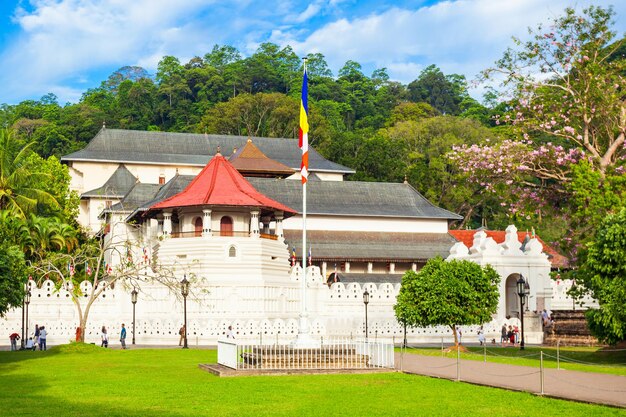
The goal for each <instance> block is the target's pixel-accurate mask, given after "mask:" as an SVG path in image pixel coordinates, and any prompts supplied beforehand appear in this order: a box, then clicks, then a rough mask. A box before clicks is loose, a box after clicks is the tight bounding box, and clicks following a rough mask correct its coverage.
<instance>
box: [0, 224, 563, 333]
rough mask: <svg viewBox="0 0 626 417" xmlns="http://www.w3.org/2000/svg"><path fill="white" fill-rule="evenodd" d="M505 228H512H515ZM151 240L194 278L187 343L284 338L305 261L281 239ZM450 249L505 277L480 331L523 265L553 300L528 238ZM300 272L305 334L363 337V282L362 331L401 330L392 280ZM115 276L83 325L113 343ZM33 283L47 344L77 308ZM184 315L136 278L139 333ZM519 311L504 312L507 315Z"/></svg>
mask: <svg viewBox="0 0 626 417" xmlns="http://www.w3.org/2000/svg"><path fill="white" fill-rule="evenodd" d="M126 233H129V236H132V232H131V231H129V230H126ZM509 233H510V236H513V233H514V231H513V230H511V231H510V232H509ZM157 242H158V244H156V245H155V246H154V247H152V248H151V249H150V256H157V257H158V261H159V262H160V263H163V264H165V265H169V266H171V267H175V268H176V269H177V271H178V272H177V273H178V274H180V277H179V278H181V279H182V276H183V274H189V277H191V278H192V287H191V295H190V296H189V297H188V299H187V318H188V330H189V340H190V343H191V344H192V345H193V344H194V343H198V344H202V345H207V344H214V343H215V342H216V341H217V338H219V337H221V336H223V335H224V333H225V331H226V328H227V327H228V326H229V325H232V326H233V329H234V330H235V334H236V337H237V338H238V339H244V340H249V341H257V340H259V339H265V340H266V341H267V340H268V339H271V340H278V341H280V342H284V341H288V340H290V339H293V337H295V335H296V334H297V331H298V318H299V315H300V311H301V295H300V285H301V280H302V279H303V275H304V271H303V270H302V268H300V266H296V267H293V268H290V266H289V262H288V260H287V257H286V256H285V255H286V254H287V248H286V245H285V243H284V241H283V240H282V239H279V240H270V239H263V238H250V237H245V238H243V237H226V236H212V237H207V238H165V239H163V240H159V241H157ZM518 243H519V242H518ZM537 243H538V242H537ZM459 245H460V246H459ZM231 247H235V248H236V255H235V256H234V257H231V251H230V248H231ZM450 258H461V259H470V260H473V261H475V262H478V263H481V264H483V265H484V264H487V263H489V264H491V265H492V266H493V267H494V268H495V269H496V270H497V271H498V273H499V274H500V275H501V276H502V277H504V278H503V282H502V283H501V284H500V295H501V299H500V304H499V308H498V313H497V314H496V315H495V316H494V320H493V321H491V322H490V323H487V324H485V325H484V329H485V334H486V337H487V339H488V340H491V339H495V340H496V341H499V340H500V339H499V338H500V327H501V326H502V324H503V322H505V321H506V319H505V313H506V310H505V308H506V293H505V291H506V289H505V287H504V285H505V284H506V277H509V276H515V277H516V276H517V274H520V273H521V274H523V275H524V277H525V278H528V279H529V282H530V290H531V293H530V295H531V298H530V304H529V308H530V310H531V311H532V310H534V309H535V308H539V305H538V304H537V301H536V300H537V299H541V298H543V300H544V303H545V304H546V306H548V308H549V307H550V306H551V300H552V294H553V292H554V291H555V290H554V281H552V280H551V279H550V278H549V271H550V264H549V262H548V261H547V257H546V255H545V254H542V253H541V252H540V251H539V252H538V251H537V245H535V244H534V243H529V244H527V245H526V250H525V251H524V252H522V251H521V248H520V247H519V246H516V245H515V244H513V243H512V241H511V239H509V240H507V241H506V242H505V243H504V244H500V245H497V244H495V242H493V241H489V239H485V238H484V236H482V235H481V234H480V232H479V233H477V236H476V237H475V241H474V245H473V246H472V248H471V249H468V248H467V247H465V246H463V245H462V244H460V243H459V244H456V245H454V247H453V248H452V249H451V255H450ZM397 272H399V273H400V272H403V271H397ZM306 273H307V288H308V290H307V311H308V313H309V323H310V327H311V332H312V336H313V337H320V338H321V337H324V338H330V337H363V336H364V331H365V330H364V329H365V322H364V318H365V306H364V304H363V298H362V294H363V292H364V290H365V289H367V290H368V292H369V293H370V303H369V305H368V328H369V337H370V338H374V337H376V338H378V337H380V338H385V339H392V338H396V339H400V338H401V337H402V334H403V328H402V326H400V324H399V323H397V321H396V320H395V316H394V312H393V305H394V304H395V302H396V297H397V295H398V292H399V290H400V285H399V284H396V285H393V284H390V283H383V284H373V283H365V284H363V285H361V284H357V283H350V284H347V285H344V284H343V283H341V282H339V283H333V284H332V285H331V287H330V288H329V287H328V286H327V285H326V284H325V282H324V281H325V280H324V277H322V275H321V272H320V269H319V268H318V267H317V266H313V267H309V268H307V271H306ZM122 284H123V283H121V282H120V283H117V284H116V285H115V287H114V288H107V290H106V291H105V293H104V294H103V295H104V297H100V298H99V299H98V300H97V301H96V302H95V303H94V305H93V307H92V310H91V313H90V319H89V325H88V327H87V329H86V333H85V334H86V340H87V341H88V342H98V341H99V334H100V328H101V326H102V325H105V326H107V328H108V329H109V334H110V340H111V342H112V344H115V343H116V339H117V334H118V332H119V328H120V325H121V323H125V324H126V325H127V328H128V329H129V337H128V341H129V343H130V339H131V335H130V331H131V330H132V326H131V324H132V304H131V302H130V291H131V288H128V287H125V286H124V285H122ZM31 285H33V283H31ZM557 285H560V284H557ZM81 288H82V289H83V291H89V289H90V284H89V283H87V282H84V283H83V284H81ZM556 291H557V293H558V297H556V298H555V301H558V303H555V305H552V307H555V306H556V305H557V304H558V305H561V304H565V303H571V300H570V301H568V300H567V295H566V294H564V291H565V289H563V290H560V289H558V288H557V290H556ZM31 292H32V297H31V300H32V301H31V304H30V306H29V320H28V322H29V323H28V327H29V329H30V333H32V331H33V329H34V325H35V323H37V324H40V325H41V324H43V325H45V326H46V327H47V328H48V330H49V343H50V344H51V345H54V344H58V343H66V342H67V341H68V340H70V339H72V338H73V337H74V331H75V328H76V326H77V325H78V318H77V315H76V311H75V307H74V305H73V304H72V302H71V300H70V298H69V294H68V293H67V292H66V291H65V289H61V290H56V288H55V286H54V285H53V283H52V282H51V281H46V282H44V283H43V285H42V286H41V287H39V288H36V287H34V286H33V287H32V289H31ZM503 306H504V308H503ZM182 320H183V302H182V297H181V296H180V294H179V293H178V292H177V290H176V289H175V290H174V292H173V293H171V292H170V291H169V290H168V289H167V288H165V287H164V286H162V285H160V284H157V283H152V284H142V285H141V287H140V294H139V301H138V302H137V305H136V339H137V343H140V344H175V343H176V342H177V341H178V329H179V328H180V326H181V324H182ZM526 320H527V321H526ZM518 321H519V319H517V318H512V319H510V320H508V323H511V324H514V323H517V322H518ZM525 327H526V329H525V330H526V332H525V333H526V338H527V341H528V343H540V342H541V340H542V335H543V334H542V332H541V328H540V325H539V316H538V315H536V314H534V313H527V314H526V315H525ZM20 328H21V310H20V309H14V310H12V311H10V312H9V313H8V314H7V316H6V318H4V319H2V320H0V332H1V331H5V334H10V333H12V332H14V331H18V333H19V329H20ZM477 328H478V326H463V327H462V330H463V332H464V334H465V335H466V336H465V337H466V338H465V339H464V340H465V341H466V342H468V341H469V342H475V341H476V331H477ZM407 337H408V339H409V341H410V342H414V343H415V342H428V343H439V342H440V341H441V339H442V337H443V338H444V339H445V340H446V343H450V341H451V340H452V333H451V330H450V329H449V328H447V327H443V326H439V327H433V328H426V329H423V328H409V329H407ZM8 342H9V341H8V338H7V340H6V341H4V342H1V341H0V343H3V344H8Z"/></svg>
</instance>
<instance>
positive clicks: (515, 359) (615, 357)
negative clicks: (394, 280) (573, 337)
mask: <svg viewBox="0 0 626 417" xmlns="http://www.w3.org/2000/svg"><path fill="white" fill-rule="evenodd" d="M467 349H468V350H469V352H467V353H461V359H469V360H476V361H482V360H484V355H483V348H482V347H468V348H467ZM396 350H397V351H400V349H396ZM541 351H543V353H544V357H543V364H544V366H545V367H546V368H556V367H557V359H556V358H557V349H556V348H552V347H543V346H542V347H534V346H527V347H526V349H524V350H520V349H519V347H504V348H503V347H499V346H487V361H488V362H497V363H507V364H510V365H521V366H533V367H539V355H540V352H541ZM406 353H409V354H419V355H428V356H441V348H409V349H406ZM444 355H445V356H447V357H449V358H455V357H456V351H455V352H450V353H445V354H444ZM558 356H559V359H560V360H559V365H558V366H560V368H561V369H568V370H572V371H584V372H598V373H605V374H614V375H626V350H613V351H611V350H610V349H608V351H604V350H602V349H601V348H597V347H562V348H560V354H559V355H558Z"/></svg>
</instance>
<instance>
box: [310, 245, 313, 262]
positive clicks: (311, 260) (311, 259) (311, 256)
mask: <svg viewBox="0 0 626 417" xmlns="http://www.w3.org/2000/svg"><path fill="white" fill-rule="evenodd" d="M312 265H313V254H312V253H311V247H310V246H309V266H312Z"/></svg>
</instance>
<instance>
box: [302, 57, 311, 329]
mask: <svg viewBox="0 0 626 417" xmlns="http://www.w3.org/2000/svg"><path fill="white" fill-rule="evenodd" d="M302 65H303V75H302V76H303V85H302V90H303V91H302V98H303V100H306V99H307V97H306V96H308V92H307V91H306V88H307V85H306V82H307V80H306V57H305V58H302ZM307 107H308V105H307ZM304 111H305V112H306V113H307V115H306V116H307V123H308V111H309V109H308V108H304ZM307 130H308V129H307ZM304 135H307V137H306V142H307V145H306V146H307V152H308V132H303V136H304ZM303 143H304V139H303ZM306 169H307V170H308V167H306ZM300 174H301V175H302V174H303V173H302V172H301V173H300ZM306 175H308V172H307V173H306ZM307 182H308V178H306V177H304V178H303V180H302V306H301V309H300V310H301V311H300V317H301V318H300V332H301V333H302V335H303V336H304V337H307V336H308V334H309V323H308V314H307V305H306V185H307Z"/></svg>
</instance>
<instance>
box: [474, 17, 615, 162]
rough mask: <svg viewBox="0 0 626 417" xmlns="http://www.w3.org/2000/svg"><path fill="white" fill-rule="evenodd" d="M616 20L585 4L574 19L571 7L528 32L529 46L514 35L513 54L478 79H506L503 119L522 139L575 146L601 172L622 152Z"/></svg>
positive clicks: (504, 57) (510, 50)
mask: <svg viewBox="0 0 626 417" xmlns="http://www.w3.org/2000/svg"><path fill="white" fill-rule="evenodd" d="M613 15H614V12H613V10H612V8H608V9H603V8H602V7H595V6H590V7H588V8H586V9H584V10H583V15H581V16H578V15H577V14H576V11H575V10H574V9H573V8H569V7H568V8H566V9H565V14H564V15H563V16H560V17H557V18H555V19H554V21H553V22H552V24H551V26H550V27H549V28H544V27H543V26H542V25H539V26H538V27H537V29H535V30H533V29H529V33H530V34H531V35H532V39H531V40H530V41H528V42H522V41H520V40H519V39H515V38H514V42H515V44H516V46H517V49H508V50H507V51H506V52H505V53H504V56H503V58H502V59H500V60H499V61H497V62H496V65H495V67H493V68H489V69H487V70H485V71H484V72H483V74H482V75H483V79H489V78H491V77H493V76H494V75H499V76H501V77H504V78H503V80H502V86H503V87H504V88H505V92H504V94H506V95H507V96H508V97H509V98H510V100H511V102H510V103H511V112H510V113H509V114H507V115H505V116H503V118H502V121H503V122H510V123H512V124H514V125H515V126H518V127H519V128H520V130H521V133H523V134H525V136H526V137H527V138H528V137H529V136H532V135H533V134H542V135H545V136H546V137H549V138H550V139H549V140H551V141H552V142H555V143H557V144H561V145H563V146H564V147H566V148H569V149H571V148H577V149H580V150H581V151H583V152H585V154H586V155H588V156H589V157H590V158H591V160H592V161H593V165H594V167H595V168H596V169H598V170H599V171H600V172H601V173H605V172H606V171H607V169H608V168H610V167H615V166H617V165H619V164H622V163H623V159H622V156H624V155H626V150H625V148H624V146H623V144H624V139H625V134H626V102H625V100H624V91H625V89H626V79H625V78H624V73H625V71H626V60H625V59H624V58H623V55H622V54H619V48H620V47H621V45H622V44H623V43H624V39H622V40H620V41H618V42H615V43H611V42H612V41H613V39H614V38H615V32H614V31H612V30H611V28H610V26H611V24H612V18H613Z"/></svg>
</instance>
